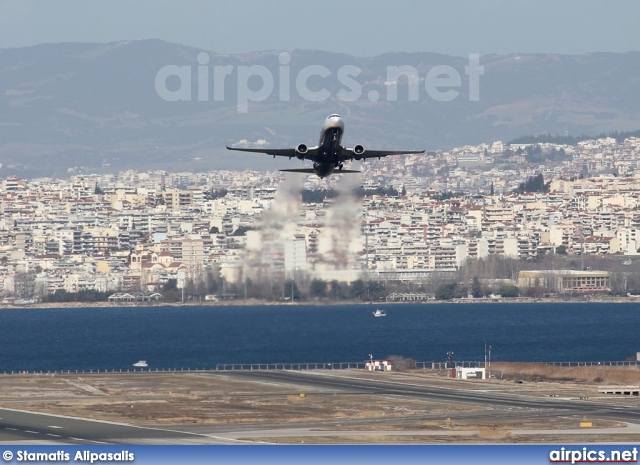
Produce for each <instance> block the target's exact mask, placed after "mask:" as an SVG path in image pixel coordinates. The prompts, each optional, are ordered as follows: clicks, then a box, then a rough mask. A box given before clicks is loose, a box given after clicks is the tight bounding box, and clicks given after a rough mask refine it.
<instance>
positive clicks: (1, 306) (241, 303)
mask: <svg viewBox="0 0 640 465" xmlns="http://www.w3.org/2000/svg"><path fill="white" fill-rule="evenodd" d="M585 297H586V296H585ZM585 297H583V298H573V299H558V298H531V297H511V298H497V299H487V298H479V299H451V300H414V301H401V302H388V301H378V302H364V301H356V300H341V301H338V302H336V301H323V300H316V301H297V302H290V301H284V302H274V301H268V300H257V299H249V300H244V299H237V300H229V301H202V302H185V303H182V302H39V303H32V304H24V305H22V304H12V303H0V310H13V309H34V310H35V309H48V308H51V309H54V308H123V307H131V308H136V307H145V308H151V307H247V306H265V307H269V306H288V307H289V306H290V307H293V306H301V305H304V306H318V307H328V306H335V305H371V306H386V305H407V304H423V305H434V304H448V305H452V304H524V303H539V304H552V303H567V304H580V303H582V304H590V303H600V304H604V303H610V304H634V303H640V296H638V297H635V296H634V297H614V296H607V297H604V296H598V297H586V298H585Z"/></svg>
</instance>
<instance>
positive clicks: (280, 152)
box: [227, 145, 318, 160]
mask: <svg viewBox="0 0 640 465" xmlns="http://www.w3.org/2000/svg"><path fill="white" fill-rule="evenodd" d="M227 150H238V151H239V152H253V153H266V154H267V155H273V157H274V158H275V157H289V158H293V157H298V156H300V155H302V154H301V153H299V152H298V151H297V150H296V149H245V148H241V147H229V146H228V145H227ZM317 152H318V147H309V148H308V149H307V151H306V152H305V153H304V159H305V160H313V159H314V158H315V156H316V153H317Z"/></svg>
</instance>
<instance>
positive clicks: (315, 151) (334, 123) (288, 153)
mask: <svg viewBox="0 0 640 465" xmlns="http://www.w3.org/2000/svg"><path fill="white" fill-rule="evenodd" d="M343 133H344V121H342V118H341V117H340V115H336V114H333V115H329V116H328V117H327V119H326V120H324V124H323V125H322V131H321V132H320V142H319V143H318V145H317V146H316V147H307V145H306V144H300V145H298V146H297V147H296V148H293V149H245V148H240V147H229V146H227V149H229V150H240V151H242V152H257V153H266V154H267V155H273V157H274V158H275V157H276V156H280V157H289V159H291V158H293V157H296V158H298V159H300V160H311V161H312V162H313V168H294V169H288V170H280V171H290V172H294V173H315V174H316V175H317V176H319V177H321V178H325V177H327V176H329V175H330V174H331V173H333V171H334V170H335V169H336V168H337V169H338V171H337V172H338V173H358V171H355V170H346V169H343V167H344V165H343V163H344V162H345V161H350V160H362V159H365V158H380V157H386V156H387V155H404V154H413V153H424V150H368V149H367V150H365V148H364V146H362V145H360V144H358V145H356V146H354V147H351V148H348V147H343V146H342V134H343Z"/></svg>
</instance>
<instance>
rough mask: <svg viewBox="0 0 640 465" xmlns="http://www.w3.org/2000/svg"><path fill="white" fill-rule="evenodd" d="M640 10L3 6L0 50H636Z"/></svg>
mask: <svg viewBox="0 0 640 465" xmlns="http://www.w3.org/2000/svg"><path fill="white" fill-rule="evenodd" d="M639 19H640V1H638V0H616V1H615V2H607V1H604V0H602V1H601V0H597V1H596V0H564V1H563V0H432V1H424V0H393V1H392V0H387V1H381V0H314V1H307V0H273V1H258V0H222V1H218V0H138V1H136V0H91V1H90V0H59V1H54V0H0V48H11V47H22V46H28V45H35V44H39V43H52V42H111V41H117V40H133V39H145V38H158V39H164V40H167V41H169V42H177V43H180V44H184V45H191V46H195V47H199V48H203V49H205V50H208V51H213V52H248V51H257V50H274V49H275V50H280V49H316V50H328V51H336V52H338V51H339V52H344V53H347V54H350V55H356V56H373V55H378V54H381V53H385V52H415V51H430V52H439V53H445V54H449V55H458V56H466V55H468V54H469V53H480V54H487V53H514V52H523V53H526V52H555V53H567V54H581V53H588V52H594V51H608V52H626V51H629V50H640V32H639V31H638V24H639V23H638V20H639Z"/></svg>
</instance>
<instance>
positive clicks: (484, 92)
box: [0, 40, 640, 176]
mask: <svg viewBox="0 0 640 465" xmlns="http://www.w3.org/2000/svg"><path fill="white" fill-rule="evenodd" d="M479 65H480V66H481V67H482V68H479V69H481V71H478V74H477V80H478V81H477V87H476V88H473V83H472V82H471V78H472V74H473V71H471V72H470V71H469V67H470V66H472V58H468V57H453V56H447V55H441V54H436V53H426V52H425V53H389V54H384V55H379V56H375V57H353V56H350V55H345V54H339V53H329V52H321V51H310V50H291V51H264V52H255V53H245V54H223V53H215V52H209V51H204V50H200V49H197V48H193V47H188V46H183V45H179V44H174V43H168V42H164V41H161V40H140V41H130V42H114V43H106V44H100V43H57V44H43V45H38V46H33V47H24V48H14V49H1V50H0V163H2V168H1V169H0V175H2V176H5V175H7V174H19V175H30V176H36V175H46V176H50V175H63V174H64V173H67V172H69V171H70V170H71V169H73V170H75V172H78V171H99V170H119V169H124V168H135V169H141V170H143V169H152V168H153V169H167V170H208V169H216V168H218V169H244V168H247V167H254V168H264V169H269V168H279V167H283V166H291V165H290V164H288V163H285V162H282V161H280V160H276V161H273V160H272V159H271V158H270V157H267V156H260V155H250V154H239V153H231V152H227V151H226V150H225V149H224V146H225V143H231V144H234V143H245V144H248V145H251V144H258V143H260V144H264V145H265V146H268V147H293V146H296V145H298V144H299V143H305V144H307V145H314V144H315V143H316V142H317V138H318V131H319V129H320V126H321V124H322V121H323V119H324V118H325V117H326V116H327V115H329V114H330V113H340V114H341V115H342V116H343V118H344V120H345V123H346V130H345V136H344V140H343V142H344V144H345V145H347V146H353V145H355V144H358V143H360V144H363V145H364V146H365V149H366V148H367V147H370V148H374V147H375V148H380V149H385V148H390V147H393V148H398V149H401V148H406V149H418V148H419V149H427V150H434V149H440V148H451V147H455V146H461V145H465V144H478V143H482V142H491V141H493V140H497V139H500V140H509V139H512V138H515V137H518V136H522V135H529V134H532V135H533V134H545V133H549V134H571V135H579V134H599V133H602V132H609V131H628V130H637V129H640V52H629V53H623V54H619V53H593V54H587V55H575V56H574V55H555V54H512V55H485V56H481V57H479ZM400 70H414V72H415V73H416V74H415V76H414V75H411V76H410V77H408V78H407V77H405V76H403V77H401V78H399V79H396V77H397V75H398V74H403V73H402V72H400ZM409 74H411V73H409ZM252 75H253V76H252ZM247 76H251V77H247ZM265 79H266V81H265ZM270 79H272V80H273V82H272V86H270V85H269V84H270V83H269V82H268V81H269V80H270ZM223 80H224V88H223V85H222V82H223ZM265 86H266V87H265ZM301 88H302V91H301V90H300V89H301ZM265 89H266V90H265ZM305 89H306V90H305ZM261 90H262V91H263V92H262V93H261V92H260V91H261ZM396 90H397V98H394V95H395V92H396ZM448 91H449V93H445V92H448ZM322 93H324V96H323V98H320V99H318V98H316V100H317V101H314V98H315V97H317V96H322ZM251 95H253V100H259V101H255V102H254V101H251V100H252V99H251ZM287 95H288V97H287ZM247 96H249V97H250V98H249V99H247V98H246V97H247ZM311 97H313V98H311ZM245 101H246V102H247V106H246V108H243V105H242V104H243V103H244V102H245Z"/></svg>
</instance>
